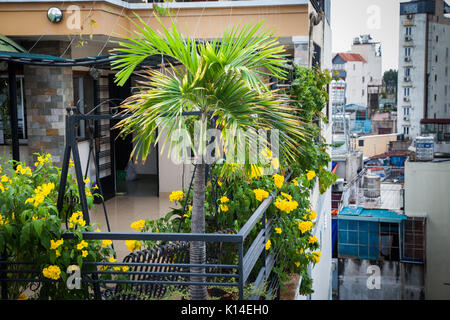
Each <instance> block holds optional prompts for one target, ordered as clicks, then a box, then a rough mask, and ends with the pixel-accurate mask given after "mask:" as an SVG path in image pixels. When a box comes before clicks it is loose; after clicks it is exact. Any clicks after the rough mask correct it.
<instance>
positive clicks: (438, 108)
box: [398, 0, 450, 152]
mask: <svg viewBox="0 0 450 320" xmlns="http://www.w3.org/2000/svg"><path fill="white" fill-rule="evenodd" d="M445 10H448V5H446V4H445V2H444V1H443V0H436V1H435V0H433V1H425V0H422V1H412V2H404V3H401V4H400V41H399V46H400V50H399V70H398V75H399V77H398V130H399V133H403V134H405V136H406V137H407V138H410V139H414V138H415V137H416V136H418V135H423V134H435V135H436V142H437V145H436V147H437V148H436V151H441V152H449V151H450V125H449V124H448V119H450V75H449V69H450V58H449V48H450V40H449V39H450V17H449V15H448V14H447V15H445V14H444V12H445ZM443 120H444V121H443ZM421 124H422V125H421Z"/></svg>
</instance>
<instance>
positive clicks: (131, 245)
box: [125, 240, 141, 251]
mask: <svg viewBox="0 0 450 320" xmlns="http://www.w3.org/2000/svg"><path fill="white" fill-rule="evenodd" d="M125 245H126V246H127V247H128V250H130V251H136V250H139V249H140V248H141V242H140V241H136V240H126V241H125Z"/></svg>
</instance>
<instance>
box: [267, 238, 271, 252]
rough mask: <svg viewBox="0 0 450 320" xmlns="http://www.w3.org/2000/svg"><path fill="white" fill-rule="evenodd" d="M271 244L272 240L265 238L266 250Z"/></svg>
mask: <svg viewBox="0 0 450 320" xmlns="http://www.w3.org/2000/svg"><path fill="white" fill-rule="evenodd" d="M271 245H272V242H270V239H269V240H267V242H266V250H269V249H270V246H271Z"/></svg>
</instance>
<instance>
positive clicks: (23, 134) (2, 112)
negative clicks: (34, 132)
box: [0, 76, 27, 144]
mask: <svg viewBox="0 0 450 320" xmlns="http://www.w3.org/2000/svg"><path fill="white" fill-rule="evenodd" d="M16 84H17V119H18V124H19V139H22V141H19V142H25V141H23V140H25V139H27V121H26V113H25V100H24V89H23V76H16ZM10 127H11V124H10V121H9V89H8V77H0V144H6V143H10V142H8V140H10V139H11V129H10Z"/></svg>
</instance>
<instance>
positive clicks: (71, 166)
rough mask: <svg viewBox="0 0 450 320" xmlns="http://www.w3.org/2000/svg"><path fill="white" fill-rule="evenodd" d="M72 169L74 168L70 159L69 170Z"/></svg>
mask: <svg viewBox="0 0 450 320" xmlns="http://www.w3.org/2000/svg"><path fill="white" fill-rule="evenodd" d="M73 167H74V165H73V161H72V159H69V168H73Z"/></svg>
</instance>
